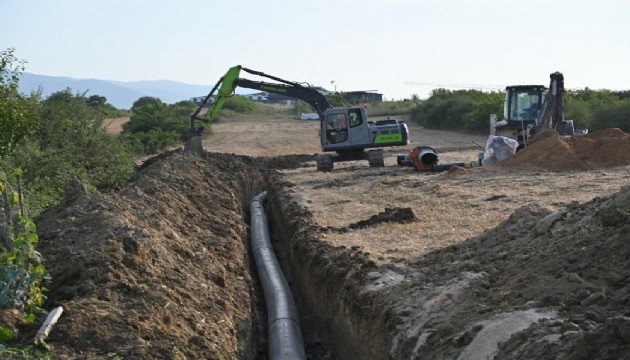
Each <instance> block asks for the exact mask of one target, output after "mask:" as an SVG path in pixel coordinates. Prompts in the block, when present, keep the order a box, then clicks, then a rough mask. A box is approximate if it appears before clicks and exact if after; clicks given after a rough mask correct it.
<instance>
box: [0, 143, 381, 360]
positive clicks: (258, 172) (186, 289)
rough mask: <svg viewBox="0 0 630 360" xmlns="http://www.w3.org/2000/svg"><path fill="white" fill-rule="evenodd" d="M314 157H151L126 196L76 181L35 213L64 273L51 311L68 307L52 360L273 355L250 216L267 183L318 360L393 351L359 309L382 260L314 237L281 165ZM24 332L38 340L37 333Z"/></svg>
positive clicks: (276, 233) (27, 328)
mask: <svg viewBox="0 0 630 360" xmlns="http://www.w3.org/2000/svg"><path fill="white" fill-rule="evenodd" d="M306 160H312V156H308V155H306V156H300V155H296V156H283V157H277V158H264V159H254V158H249V157H244V156H236V155H227V154H206V155H204V157H203V158H201V157H197V156H191V155H187V154H184V153H182V152H181V151H175V152H173V153H169V154H164V155H162V156H159V157H156V158H153V159H151V160H150V161H148V162H146V163H145V164H144V165H143V166H142V167H141V168H140V169H139V170H138V176H137V179H136V180H135V181H134V182H132V183H130V184H128V185H127V186H125V187H124V188H122V189H120V190H119V191H116V192H114V193H110V194H100V193H90V192H88V191H86V189H85V188H84V187H83V186H81V185H80V184H78V183H74V184H73V186H70V187H68V189H67V192H66V198H65V199H64V200H63V201H62V202H61V203H60V204H59V206H58V207H56V208H53V209H50V210H48V211H46V212H44V213H43V214H41V215H40V216H38V217H37V219H36V223H37V227H38V234H39V237H40V244H39V251H40V252H41V253H42V255H43V258H44V260H45V263H44V265H45V266H46V268H47V269H48V271H49V272H50V274H51V277H52V279H53V281H52V283H51V284H50V287H49V289H50V290H49V292H48V301H47V303H46V305H45V306H46V308H52V307H55V306H62V307H63V308H64V315H63V316H62V317H61V318H60V320H59V322H58V323H57V325H56V327H55V330H54V331H53V332H52V333H51V335H50V336H49V338H48V339H47V343H48V344H49V345H50V346H51V348H52V349H53V353H54V354H55V355H56V356H58V357H60V358H86V357H87V358H109V357H112V356H120V357H122V358H131V359H133V358H137V359H144V358H165V359H167V358H168V359H193V358H208V359H234V358H238V359H264V358H265V357H266V354H267V345H268V343H267V342H266V340H264V339H265V337H266V322H267V319H266V314H265V301H264V299H263V296H262V291H261V287H260V285H259V281H258V280H256V277H257V275H258V274H257V272H256V269H255V266H254V261H253V257H252V254H251V249H250V247H249V244H248V241H247V240H248V237H249V235H248V225H247V224H248V220H249V219H248V217H249V215H248V211H247V210H246V209H247V206H248V205H249V203H250V201H251V199H252V198H253V197H254V196H255V195H257V194H259V193H260V192H261V191H263V190H266V189H267V190H268V191H269V199H268V201H267V202H266V203H265V208H266V209H267V217H268V220H269V229H270V233H271V235H272V242H273V245H274V247H275V248H276V250H277V256H278V258H279V261H280V263H281V265H282V268H283V271H284V272H285V273H286V275H287V279H288V282H289V284H290V286H291V289H292V291H293V293H294V297H295V299H296V301H297V304H298V308H299V313H300V322H301V328H302V332H303V333H304V338H305V346H306V354H307V358H309V359H323V358H326V359H330V358H337V359H360V358H362V359H365V358H384V357H386V356H384V354H385V353H384V350H383V349H384V339H382V334H383V333H384V330H385V327H384V326H383V325H382V324H381V323H380V322H379V317H378V316H376V315H375V314H374V312H371V311H367V312H365V313H367V314H368V315H365V314H361V312H362V305H359V303H358V302H357V299H358V297H359V296H358V295H359V294H358V292H359V290H358V289H359V287H358V286H357V284H358V282H357V281H358V280H359V279H361V278H362V277H363V276H365V273H366V271H369V270H370V269H371V268H372V267H374V264H372V263H370V262H369V261H368V260H367V257H366V256H364V255H363V254H362V253H361V252H360V251H357V250H352V249H345V248H333V247H331V246H329V245H327V244H325V243H322V242H320V241H318V240H316V234H317V232H318V231H320V229H319V228H317V227H316V226H314V225H313V220H312V216H311V214H310V213H309V212H308V211H306V210H305V208H303V207H302V206H301V203H300V200H299V196H297V195H295V194H293V192H292V189H291V187H290V184H287V183H285V182H283V180H282V178H281V176H279V175H277V174H276V173H275V171H274V170H275V169H281V168H290V167H297V166H302V165H301V164H302V163H303V162H304V161H306ZM361 297H362V298H363V300H362V301H363V302H364V301H365V299H366V296H365V294H363V295H361ZM368 298H369V295H368ZM364 305H365V303H364ZM367 305H369V303H367ZM359 315H361V316H359ZM5 325H6V324H5ZM21 326H22V329H21V333H23V334H25V335H26V336H28V334H29V333H30V332H33V331H36V329H34V328H33V327H34V326H35V325H21ZM25 341H27V340H26V338H25Z"/></svg>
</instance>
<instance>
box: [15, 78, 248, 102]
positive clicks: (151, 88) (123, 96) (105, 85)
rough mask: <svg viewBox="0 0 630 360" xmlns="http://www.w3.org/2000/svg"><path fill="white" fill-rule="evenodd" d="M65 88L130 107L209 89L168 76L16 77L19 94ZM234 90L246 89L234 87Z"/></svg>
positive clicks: (196, 94)
mask: <svg viewBox="0 0 630 360" xmlns="http://www.w3.org/2000/svg"><path fill="white" fill-rule="evenodd" d="M67 88H70V90H72V92H73V93H76V92H79V93H83V92H86V91H87V93H86V96H88V97H89V96H91V95H99V96H105V97H106V98H107V102H108V103H110V104H112V105H113V106H115V107H116V108H118V109H130V108H131V105H132V104H133V103H134V101H136V100H138V99H139V98H141V97H143V96H152V97H156V98H159V99H160V100H162V101H163V102H164V103H167V104H173V103H176V102H178V101H182V100H190V99H191V98H193V97H199V96H206V95H207V94H208V93H209V92H210V90H211V89H212V85H194V84H186V83H182V82H177V81H170V80H147V81H131V82H123V81H113V80H98V79H76V78H71V77H58V76H46V75H37V74H32V73H23V74H22V77H21V78H20V89H19V91H20V92H21V93H23V94H30V93H31V92H32V91H36V90H37V89H41V91H42V96H43V97H44V98H46V97H47V96H49V95H50V94H52V93H55V92H57V91H62V90H65V89H67ZM237 90H241V89H237ZM237 93H239V94H240V93H247V92H241V91H237Z"/></svg>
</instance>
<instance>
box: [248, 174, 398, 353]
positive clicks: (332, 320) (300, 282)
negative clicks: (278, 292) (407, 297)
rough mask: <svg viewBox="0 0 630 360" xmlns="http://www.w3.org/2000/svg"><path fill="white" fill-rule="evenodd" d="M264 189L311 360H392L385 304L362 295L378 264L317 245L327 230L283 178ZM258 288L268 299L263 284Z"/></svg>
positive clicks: (260, 347) (260, 307)
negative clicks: (381, 306) (364, 282)
mask: <svg viewBox="0 0 630 360" xmlns="http://www.w3.org/2000/svg"><path fill="white" fill-rule="evenodd" d="M261 186H263V185H259V184H256V185H255V186H251V185H249V186H246V188H248V189H257V188H259V187H261ZM264 187H266V188H267V189H271V190H269V191H268V200H267V201H266V202H265V209H266V214H267V219H268V228H269V233H270V236H271V241H272V244H273V247H274V251H275V255H276V256H277V258H278V260H279V262H280V264H281V267H282V269H283V272H284V276H285V278H286V279H287V281H288V283H289V284H290V288H291V291H292V294H293V297H294V299H295V301H296V303H297V308H298V312H299V317H300V324H301V330H302V333H303V337H304V347H305V351H306V355H307V358H308V359H381V358H387V357H388V355H387V351H388V350H387V343H386V341H387V339H385V338H384V337H385V331H386V328H387V327H388V324H385V321H384V320H383V317H382V316H381V315H380V314H379V312H378V310H379V308H378V304H379V301H378V299H376V298H375V296H373V295H372V294H366V293H360V290H359V289H360V285H359V284H360V281H361V279H363V278H364V277H365V275H366V274H367V272H369V271H370V270H373V268H375V265H374V263H372V262H371V261H369V260H368V259H367V256H366V255H365V254H363V253H362V252H361V251H359V250H357V249H347V248H344V247H340V248H335V247H331V246H330V245H328V244H326V243H323V242H321V241H320V240H317V239H316V235H317V234H318V232H319V231H321V229H320V228H319V227H317V226H315V225H313V222H312V221H311V220H312V215H311V214H310V213H309V212H308V210H306V208H305V207H304V206H303V205H304V204H303V200H302V199H301V198H300V196H299V194H295V193H294V192H293V191H292V190H291V186H290V185H288V184H287V183H286V182H284V181H283V180H282V178H281V177H280V176H279V175H277V174H270V175H269V176H268V177H267V178H266V180H265V184H264ZM245 193H246V194H247V195H246V197H247V196H249V195H250V194H251V193H250V192H245ZM246 205H247V204H246ZM248 251H251V249H248ZM249 257H250V258H251V254H250V255H249ZM250 263H251V262H250ZM251 266H252V277H253V278H258V277H259V274H258V272H257V270H256V267H255V266H254V264H253V263H251ZM256 289H257V291H256V292H257V293H258V294H262V291H261V288H260V284H259V282H257V284H256ZM364 301H367V303H364ZM256 305H257V311H256V314H257V319H255V321H253V323H254V324H256V326H257V329H256V331H257V332H258V333H259V334H261V335H263V336H261V338H259V342H258V344H257V358H266V357H265V356H266V353H267V346H268V343H267V341H266V327H265V326H264V324H266V323H267V319H266V314H265V309H264V300H262V296H259V297H258V302H257V304H256ZM390 325H391V324H390ZM286 359H292V357H286Z"/></svg>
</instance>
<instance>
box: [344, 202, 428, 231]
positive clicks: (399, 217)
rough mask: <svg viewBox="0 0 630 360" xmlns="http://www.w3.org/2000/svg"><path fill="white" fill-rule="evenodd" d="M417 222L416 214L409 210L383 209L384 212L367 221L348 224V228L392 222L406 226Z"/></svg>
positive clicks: (398, 208) (360, 227)
mask: <svg viewBox="0 0 630 360" xmlns="http://www.w3.org/2000/svg"><path fill="white" fill-rule="evenodd" d="M416 220H418V218H417V217H416V214H414V212H413V210H412V209H411V208H408V207H406V208H400V207H397V208H385V210H384V211H381V212H380V213H378V214H376V215H373V216H370V218H369V219H367V220H361V221H358V222H356V223H354V224H350V225H349V226H348V227H349V228H351V229H362V228H366V227H368V226H374V225H378V224H381V223H384V222H390V223H391V222H393V223H400V224H406V223H410V222H413V221H416Z"/></svg>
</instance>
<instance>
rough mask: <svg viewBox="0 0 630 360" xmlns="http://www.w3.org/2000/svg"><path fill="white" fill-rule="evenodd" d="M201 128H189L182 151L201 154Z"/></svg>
mask: <svg viewBox="0 0 630 360" xmlns="http://www.w3.org/2000/svg"><path fill="white" fill-rule="evenodd" d="M201 131H202V129H201V128H191V129H190V132H189V133H188V136H187V137H186V142H185V143H184V152H187V153H194V154H197V155H203V146H202V145H201Z"/></svg>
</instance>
